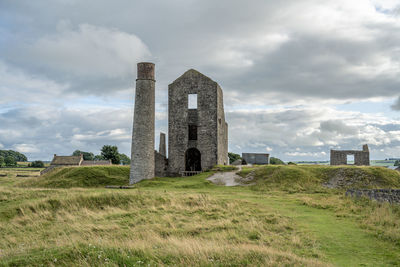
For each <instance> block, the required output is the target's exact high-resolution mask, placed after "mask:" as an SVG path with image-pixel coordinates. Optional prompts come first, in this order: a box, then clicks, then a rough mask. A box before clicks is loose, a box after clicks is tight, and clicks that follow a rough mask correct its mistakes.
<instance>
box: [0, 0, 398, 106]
mask: <svg viewBox="0 0 400 267" xmlns="http://www.w3.org/2000/svg"><path fill="white" fill-rule="evenodd" d="M340 5H344V6H345V7H346V8H343V9H340V10H338V9H337V1H328V2H326V3H324V5H320V3H319V2H318V1H313V0H308V1H301V2H299V1H288V2H285V3H277V2H276V1H252V2H251V4H248V3H246V4H244V3H243V2H240V1H227V0H224V1H219V2H218V3H215V1H201V2H199V1H194V2H191V1H186V2H182V1H168V2H165V1H156V2H148V1H119V2H118V3H117V4H116V3H114V2H113V3H111V2H108V1H95V2H94V1H85V2H74V1H72V2H54V1H41V2H36V1H35V2H33V1H32V2H29V3H25V5H24V6H23V7H22V6H21V5H20V4H18V3H15V2H14V1H5V2H3V5H2V6H1V7H2V8H3V9H2V10H3V12H2V13H1V14H2V15H3V14H4V15H5V17H6V18H7V19H6V21H8V22H9V23H15V24H16V25H19V27H17V31H16V32H17V34H16V37H15V40H14V42H15V43H19V42H21V41H23V42H24V41H26V40H21V39H20V38H19V37H18V36H19V35H18V34H24V36H26V35H27V34H26V31H25V30H24V29H22V26H25V24H26V20H31V22H32V23H31V25H30V26H28V28H29V29H30V30H32V32H33V33H32V34H30V35H28V36H29V40H28V43H33V48H31V49H27V52H26V53H28V54H27V55H25V56H24V57H26V58H27V59H28V60H29V61H34V65H32V62H31V63H29V62H27V61H26V60H22V61H21V59H18V54H19V53H20V52H21V51H23V50H21V49H18V46H17V47H16V48H15V49H14V48H13V49H11V50H13V52H12V53H11V52H10V53H9V56H8V57H7V60H8V62H11V63H13V64H17V65H18V66H19V67H21V68H26V69H27V71H33V72H35V73H42V74H43V73H45V75H47V76H49V77H50V78H51V79H53V80H56V81H59V82H62V83H65V82H68V81H69V83H70V89H71V90H75V91H79V92H82V93H85V94H112V92H113V91H115V90H121V89H122V88H126V87H127V86H130V85H132V82H133V80H134V61H135V60H139V58H140V57H137V56H136V57H132V60H130V61H127V62H128V64H132V67H131V72H129V71H128V72H127V71H126V70H127V69H128V68H129V67H128V65H125V63H126V62H124V61H118V60H115V61H114V60H112V61H111V62H107V59H106V58H104V57H105V56H107V55H108V53H107V50H104V53H105V55H100V56H99V58H98V61H97V60H95V61H94V63H96V64H95V65H96V66H94V67H93V69H92V70H91V69H90V67H89V66H90V65H88V63H87V60H86V57H85V53H86V52H85V51H87V50H84V51H82V55H81V56H78V57H77V58H76V59H75V57H74V54H72V57H67V55H68V54H69V53H68V51H69V50H66V49H65V46H63V45H62V42H56V41H54V40H59V41H61V40H64V39H62V38H61V37H57V36H58V35H59V34H60V33H59V32H57V27H56V26H55V25H57V24H59V23H60V18H66V19H67V20H68V21H70V23H71V25H72V27H73V29H74V31H73V32H72V36H75V35H79V32H80V31H82V29H81V28H80V27H82V25H92V26H90V27H94V29H103V30H104V29H106V30H107V29H108V30H109V31H111V30H112V29H115V30H117V31H118V32H119V33H120V34H121V35H126V36H132V38H134V37H135V36H136V37H137V38H138V39H139V40H141V41H142V42H143V43H144V44H145V45H146V47H148V49H149V51H150V52H151V54H152V56H153V57H150V58H152V59H154V61H155V62H156V63H157V76H158V79H157V80H158V82H159V83H158V87H159V88H166V86H167V84H168V83H170V82H172V81H173V80H174V79H175V78H176V77H177V76H178V75H180V74H181V73H183V72H184V71H185V70H186V69H188V68H192V67H194V68H196V69H199V70H200V71H202V72H204V73H205V74H207V75H210V76H211V77H212V78H214V79H215V80H217V81H219V82H220V83H221V85H222V86H223V87H224V89H225V91H226V92H227V95H230V94H232V93H235V94H236V95H237V97H236V99H240V98H243V97H244V96H246V97H247V99H248V101H252V102H260V99H262V100H261V101H262V102H263V103H267V104H268V103H282V102H291V101H295V100H296V99H298V98H300V99H339V100H346V99H364V98H371V97H376V96H391V95H393V94H394V93H395V92H396V91H397V90H398V88H399V85H400V78H398V77H400V76H399V75H398V74H399V70H397V71H396V72H394V73H392V72H391V71H393V70H394V69H393V68H389V69H381V68H384V66H385V64H386V65H387V64H393V66H395V65H396V64H398V62H400V55H399V54H398V53H397V52H395V51H398V47H399V45H398V44H399V43H400V39H399V38H400V37H398V36H397V35H394V34H393V32H396V31H399V30H400V18H396V17H391V19H381V18H380V17H379V18H378V17H377V15H375V14H374V13H371V11H365V12H369V13H365V14H364V13H360V14H358V13H359V12H363V10H370V9H367V8H364V9H356V8H354V9H352V8H350V7H351V6H352V5H354V4H351V3H348V2H346V1H341V2H340ZM363 5H366V6H368V5H370V3H363ZM44 6H46V7H47V9H48V10H52V12H45V13H44V14H43V13H41V12H38V11H39V10H42V9H43V7H44ZM93 6H96V10H97V11H98V12H96V13H92V12H88V10H92V7H93ZM122 7H123V8H122ZM76 10H79V11H80V12H76ZM310 10H316V11H315V12H316V13H318V11H320V10H322V11H325V12H331V13H332V14H333V17H332V18H330V17H326V18H324V20H322V21H313V19H312V17H311V16H310V15H309V14H310V13H309V11H310ZM0 12H1V11H0ZM335 12H336V13H340V12H342V13H340V15H341V16H342V17H344V18H346V19H342V20H339V21H335V16H336V14H335ZM346 12H348V13H346ZM10 13H18V14H21V16H19V17H18V16H17V17H16V18H14V17H11V16H7V15H6V14H10ZM376 13H377V12H376ZM36 14H41V15H40V16H38V15H36ZM71 14H73V15H71ZM221 14H223V18H221ZM377 14H378V13H377ZM365 17H369V18H370V20H369V21H366V20H365ZM23 18H24V19H23ZM316 19H318V17H316ZM329 20H332V22H331V23H330V24H329V22H330V21H329ZM325 21H326V23H327V25H326V26H325V25H324V24H322V25H321V26H318V25H319V24H321V23H323V22H325ZM335 24H336V26H332V25H335ZM352 31H353V32H352ZM95 32H96V31H95ZM67 33H68V31H67ZM57 34H58V35H57ZM64 34H65V33H64ZM74 34H75V35H74ZM61 36H63V35H61ZM68 36H69V37H68V38H66V39H65V40H66V41H70V39H73V38H72V37H71V33H70V35H68ZM277 36H278V37H277ZM279 36H280V37H279ZM92 37H93V36H92ZM57 38H59V39H57ZM88 38H89V40H91V41H89V43H90V42H94V43H96V42H95V41H96V38H95V37H93V38H94V40H93V39H90V36H89V37H88ZM110 38H111V40H112V38H113V37H112V35H111V36H110ZM271 38H272V39H271ZM274 38H278V40H274ZM279 38H281V40H280V41H279ZM282 38H283V39H282ZM285 38H288V39H287V40H285ZM103 39H104V38H103ZM43 40H45V41H43ZM104 41H105V42H108V41H109V40H108V39H107V38H106V39H104ZM43 42H44V43H45V44H47V46H48V45H50V44H54V45H55V46H56V44H57V43H60V44H61V45H60V48H59V52H60V55H58V56H57V57H55V59H57V58H58V59H59V60H60V65H59V66H58V64H57V61H52V60H54V56H52V53H53V52H52V51H53V50H51V49H50V51H43V50H40V49H39V48H40V46H39V48H38V47H37V46H38V45H39V44H42V43H43ZM274 42H277V43H276V44H275V45H272V44H273V43H274ZM125 43H126V42H125ZM12 44H13V42H11V43H8V46H9V47H13V45H12ZM271 45H272V47H271ZM50 47H54V46H53V45H50ZM93 47H94V51H96V49H95V47H96V46H93ZM119 48H120V47H119ZM38 49H39V52H40V53H37V52H38ZM30 51H31V52H30ZM56 51H57V50H54V53H56ZM100 51H102V50H100ZM382 51H384V52H382ZM89 52H91V51H89ZM76 53H78V55H79V51H77V52H76ZM139 54H140V53H139ZM34 55H37V56H39V57H40V58H35V57H34ZM89 55H90V53H89ZM146 55H147V57H148V58H149V55H148V54H146V53H143V54H142V56H143V57H146ZM63 56H64V57H67V58H62V57H63ZM60 57H61V58H60ZM143 57H142V58H143ZM41 58H42V59H41ZM71 58H72V59H71ZM117 58H118V56H117ZM40 59H41V60H40ZM71 60H72V61H71ZM69 61H71V64H68V62H69ZM75 61H76V62H75ZM74 63H76V68H74ZM79 63H81V64H79ZM66 64H67V65H66ZM119 64H120V65H119ZM63 66H64V67H63ZM123 66H125V69H124V70H122V72H125V75H119V76H118V75H117V76H115V77H107V75H104V74H107V70H110V74H111V73H113V71H118V69H120V68H121V67H123ZM53 67H54V68H53ZM57 69H58V70H57ZM56 70H57V71H56ZM88 71H89V72H90V73H89V74H93V75H94V76H91V75H87V74H88V73H87V72H88ZM120 72H121V71H120ZM96 74H97V75H96ZM229 100H232V103H234V102H235V99H229Z"/></svg>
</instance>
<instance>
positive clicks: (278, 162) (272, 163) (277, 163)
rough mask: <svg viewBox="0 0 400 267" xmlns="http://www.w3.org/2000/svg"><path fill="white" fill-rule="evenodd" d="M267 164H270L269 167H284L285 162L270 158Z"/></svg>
mask: <svg viewBox="0 0 400 267" xmlns="http://www.w3.org/2000/svg"><path fill="white" fill-rule="evenodd" d="M269 164H271V165H285V162H283V161H282V160H280V159H278V158H274V157H271V158H270V160H269Z"/></svg>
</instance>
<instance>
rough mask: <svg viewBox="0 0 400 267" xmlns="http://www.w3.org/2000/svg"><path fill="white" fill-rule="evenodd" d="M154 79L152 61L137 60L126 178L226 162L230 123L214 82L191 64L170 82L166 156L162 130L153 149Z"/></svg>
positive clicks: (193, 170) (176, 172)
mask: <svg viewBox="0 0 400 267" xmlns="http://www.w3.org/2000/svg"><path fill="white" fill-rule="evenodd" d="M143 72H145V73H143ZM144 80H146V82H144ZM154 82H155V78H154V64H152V63H138V79H137V81H136V98H135V111H134V123H133V135H132V163H131V175H130V183H131V184H133V183H136V182H139V181H140V180H143V179H150V178H153V177H154V175H157V176H178V175H183V176H185V175H190V174H194V173H197V172H201V171H205V170H208V169H210V168H212V167H213V166H214V165H216V164H221V165H226V164H228V163H229V161H228V124H227V123H226V121H225V112H224V103H223V92H222V89H221V87H220V86H219V85H218V83H216V82H215V81H213V80H211V79H210V78H208V77H207V76H205V75H203V74H201V73H200V72H198V71H196V70H193V69H191V70H188V71H187V72H185V73H184V74H183V75H182V76H181V77H179V78H178V79H176V80H175V81H174V82H173V83H172V84H170V85H169V86H168V158H167V155H165V154H166V148H165V135H164V134H161V135H160V148H159V152H157V151H154V113H155V111H154V103H155V99H154ZM150 151H151V152H150Z"/></svg>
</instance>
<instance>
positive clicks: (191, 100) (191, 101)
mask: <svg viewBox="0 0 400 267" xmlns="http://www.w3.org/2000/svg"><path fill="white" fill-rule="evenodd" d="M188 108H189V109H197V94H189V95H188Z"/></svg>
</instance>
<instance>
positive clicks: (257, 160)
mask: <svg viewBox="0 0 400 267" xmlns="http://www.w3.org/2000/svg"><path fill="white" fill-rule="evenodd" d="M242 159H243V161H244V162H245V164H257V165H267V164H269V154H265V153H242Z"/></svg>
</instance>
